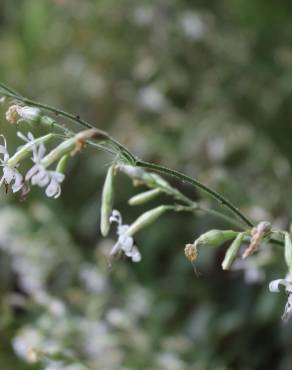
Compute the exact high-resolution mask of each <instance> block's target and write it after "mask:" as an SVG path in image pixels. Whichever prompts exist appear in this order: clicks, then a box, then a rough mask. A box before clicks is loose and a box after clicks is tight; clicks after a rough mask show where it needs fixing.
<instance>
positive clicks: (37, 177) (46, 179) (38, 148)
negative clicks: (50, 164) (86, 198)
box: [18, 132, 65, 198]
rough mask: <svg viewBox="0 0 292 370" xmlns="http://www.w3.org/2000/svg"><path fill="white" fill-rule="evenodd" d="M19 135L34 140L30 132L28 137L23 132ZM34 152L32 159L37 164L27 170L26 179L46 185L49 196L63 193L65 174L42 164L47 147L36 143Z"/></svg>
mask: <svg viewBox="0 0 292 370" xmlns="http://www.w3.org/2000/svg"><path fill="white" fill-rule="evenodd" d="M18 136H19V137H20V138H21V139H23V140H24V141H26V142H28V143H29V142H33V141H34V137H33V135H32V133H30V132H29V133H28V135H27V137H26V136H24V135H23V134H21V133H18ZM32 153H33V156H32V160H33V162H34V163H35V165H34V166H33V167H32V168H31V169H30V170H29V171H28V172H27V174H26V175H25V180H26V181H31V184H32V185H38V186H39V187H41V188H43V187H46V195H47V196H48V197H54V198H58V197H59V196H60V195H61V186H60V184H61V183H62V182H63V181H64V179H65V175H64V174H63V173H61V172H58V171H50V170H47V169H46V167H45V166H44V165H43V164H42V159H43V158H44V156H45V154H46V148H45V145H44V144H43V143H40V144H38V145H37V144H34V145H33V146H32Z"/></svg>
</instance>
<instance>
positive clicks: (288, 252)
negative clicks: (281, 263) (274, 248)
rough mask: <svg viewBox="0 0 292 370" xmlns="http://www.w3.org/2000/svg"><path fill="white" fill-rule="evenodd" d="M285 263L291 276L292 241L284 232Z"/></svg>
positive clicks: (288, 234) (289, 235)
mask: <svg viewBox="0 0 292 370" xmlns="http://www.w3.org/2000/svg"><path fill="white" fill-rule="evenodd" d="M285 261H286V264H287V266H288V271H289V273H290V275H291V274H292V240H291V234H290V233H288V232H285Z"/></svg>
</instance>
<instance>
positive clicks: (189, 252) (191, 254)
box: [185, 244, 198, 262]
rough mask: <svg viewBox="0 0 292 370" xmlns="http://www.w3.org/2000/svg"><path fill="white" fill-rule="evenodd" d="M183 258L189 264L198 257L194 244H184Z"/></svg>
mask: <svg viewBox="0 0 292 370" xmlns="http://www.w3.org/2000/svg"><path fill="white" fill-rule="evenodd" d="M185 256H186V257H187V259H188V260H189V261H190V262H194V261H195V260H196V259H197V257H198V249H197V247H196V246H195V244H186V246H185Z"/></svg>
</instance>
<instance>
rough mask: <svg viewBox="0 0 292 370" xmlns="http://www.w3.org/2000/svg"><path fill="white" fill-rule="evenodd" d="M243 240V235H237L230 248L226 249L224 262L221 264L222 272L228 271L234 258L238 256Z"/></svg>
mask: <svg viewBox="0 0 292 370" xmlns="http://www.w3.org/2000/svg"><path fill="white" fill-rule="evenodd" d="M243 238H244V233H239V234H237V237H236V238H235V239H234V240H233V242H232V243H231V245H230V247H229V248H228V249H227V252H226V254H225V257H224V260H223V262H222V268H223V270H229V269H230V267H231V265H232V263H233V262H234V260H235V258H236V257H237V255H238V252H239V249H240V246H241V243H242V241H243Z"/></svg>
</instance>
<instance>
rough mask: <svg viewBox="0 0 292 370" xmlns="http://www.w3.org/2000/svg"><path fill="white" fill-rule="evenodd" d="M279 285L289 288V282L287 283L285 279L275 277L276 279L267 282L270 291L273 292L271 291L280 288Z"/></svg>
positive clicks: (274, 291) (276, 291)
mask: <svg viewBox="0 0 292 370" xmlns="http://www.w3.org/2000/svg"><path fill="white" fill-rule="evenodd" d="M280 285H283V286H285V288H286V290H288V288H291V284H290V283H288V282H287V281H286V280H285V279H277V280H273V281H271V282H270V284H269V290H270V292H273V293H278V292H280V289H279V286H280Z"/></svg>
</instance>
